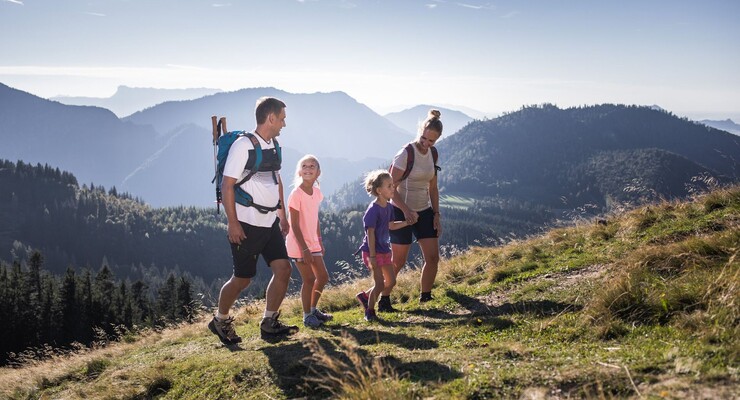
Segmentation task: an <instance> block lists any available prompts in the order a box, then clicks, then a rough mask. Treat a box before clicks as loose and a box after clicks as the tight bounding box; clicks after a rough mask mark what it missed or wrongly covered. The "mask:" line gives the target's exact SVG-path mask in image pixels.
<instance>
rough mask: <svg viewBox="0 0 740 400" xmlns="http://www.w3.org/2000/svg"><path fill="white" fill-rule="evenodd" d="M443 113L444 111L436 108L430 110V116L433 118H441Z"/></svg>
mask: <svg viewBox="0 0 740 400" xmlns="http://www.w3.org/2000/svg"><path fill="white" fill-rule="evenodd" d="M441 115H442V113H441V112H439V110H435V109H431V110H429V118H432V117H434V118H439V117H440V116H441Z"/></svg>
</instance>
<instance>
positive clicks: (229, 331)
mask: <svg viewBox="0 0 740 400" xmlns="http://www.w3.org/2000/svg"><path fill="white" fill-rule="evenodd" d="M249 282H251V279H250V278H237V277H236V276H234V275H232V276H231V279H229V280H228V281H227V282H226V283H224V285H223V286H222V287H221V293H220V294H219V296H218V312H217V314H216V315H215V316H214V317H213V319H212V320H211V322H209V323H208V329H210V330H211V332H213V334H215V335H216V336H218V338H219V340H221V343H223V344H225V345H227V346H228V345H233V344H237V343H240V342H241V341H242V338H241V337H239V335H237V334H236V331H235V330H234V318H233V317H229V311H230V310H231V306H233V305H234V303H235V302H236V299H237V298H238V297H239V294H240V293H241V292H242V290H244V289H246V287H247V286H249Z"/></svg>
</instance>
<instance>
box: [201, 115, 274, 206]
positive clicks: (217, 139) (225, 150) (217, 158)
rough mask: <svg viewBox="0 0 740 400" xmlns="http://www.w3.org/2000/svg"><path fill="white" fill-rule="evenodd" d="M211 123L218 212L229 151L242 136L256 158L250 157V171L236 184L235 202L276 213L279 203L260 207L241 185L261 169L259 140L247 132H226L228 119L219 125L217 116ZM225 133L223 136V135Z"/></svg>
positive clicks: (248, 166) (221, 121)
mask: <svg viewBox="0 0 740 400" xmlns="http://www.w3.org/2000/svg"><path fill="white" fill-rule="evenodd" d="M211 122H212V123H213V138H214V139H213V146H214V148H213V152H214V164H215V165H214V168H215V170H216V173H215V176H214V177H213V180H212V181H211V183H214V182H215V183H216V212H219V205H220V204H221V202H222V197H221V183H222V182H223V178H224V168H225V167H226V159H227V158H228V156H229V150H230V149H231V145H233V144H234V142H236V140H237V139H239V138H240V137H242V136H245V137H247V138H248V139H249V140H250V141H251V142H252V145H253V146H254V154H255V157H254V158H252V157H250V158H249V160H247V164H246V165H245V166H244V170H245V171H247V170H248V171H249V172H248V173H247V174H246V175H245V176H244V178H242V179H240V180H239V181H238V182H236V184H234V200H235V201H236V202H237V203H238V204H241V205H243V206H245V207H254V208H256V209H257V211H259V212H261V213H263V214H267V213H268V212H270V211H275V210H277V209H279V208H281V206H280V202H279V201H278V204H277V205H276V206H274V207H268V206H264V205H260V204H257V203H255V202H254V200H253V199H252V196H251V195H250V194H249V193H247V192H245V191H244V190H242V188H241V185H242V184H243V183H244V182H246V181H248V180H250V179H251V178H252V177H253V176H254V174H256V173H257V172H258V171H259V169H260V165H261V164H262V146H261V145H260V142H259V140H258V139H257V138H256V137H255V136H254V134H253V133H250V132H245V131H231V132H228V131H227V130H226V118H224V117H221V119H220V120H218V123H217V122H216V116H213V117H211ZM222 132H223V134H222ZM272 140H273V141H274V143H275V151H276V152H277V156H278V159H279V160H282V151H281V149H280V144H278V142H277V140H276V139H274V138H273V139H272Z"/></svg>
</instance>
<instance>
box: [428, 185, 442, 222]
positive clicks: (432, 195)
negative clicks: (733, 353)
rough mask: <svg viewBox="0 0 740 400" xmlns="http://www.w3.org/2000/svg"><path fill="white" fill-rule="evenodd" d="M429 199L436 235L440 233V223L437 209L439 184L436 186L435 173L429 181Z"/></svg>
mask: <svg viewBox="0 0 740 400" xmlns="http://www.w3.org/2000/svg"><path fill="white" fill-rule="evenodd" d="M429 200H430V201H431V202H432V210H433V211H434V229H436V230H437V236H440V235H442V224H441V223H440V222H439V221H440V216H441V214H440V210H439V186H437V175H436V174H435V175H434V178H432V179H431V180H430V181H429Z"/></svg>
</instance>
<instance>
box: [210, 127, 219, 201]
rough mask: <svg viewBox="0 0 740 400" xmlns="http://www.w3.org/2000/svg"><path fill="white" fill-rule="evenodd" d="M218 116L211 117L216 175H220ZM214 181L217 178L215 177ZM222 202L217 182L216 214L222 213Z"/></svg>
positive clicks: (214, 170)
mask: <svg viewBox="0 0 740 400" xmlns="http://www.w3.org/2000/svg"><path fill="white" fill-rule="evenodd" d="M217 120H218V118H217V117H216V116H215V115H214V116H212V117H211V125H212V126H213V172H214V176H218V159H217V157H216V155H217V148H218V138H219V137H220V136H221V124H219V123H218V122H217ZM213 179H214V181H215V180H216V178H215V177H214V178H213ZM220 204H221V188H220V187H218V184H216V214H220V211H221V210H220V207H219V206H220Z"/></svg>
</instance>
